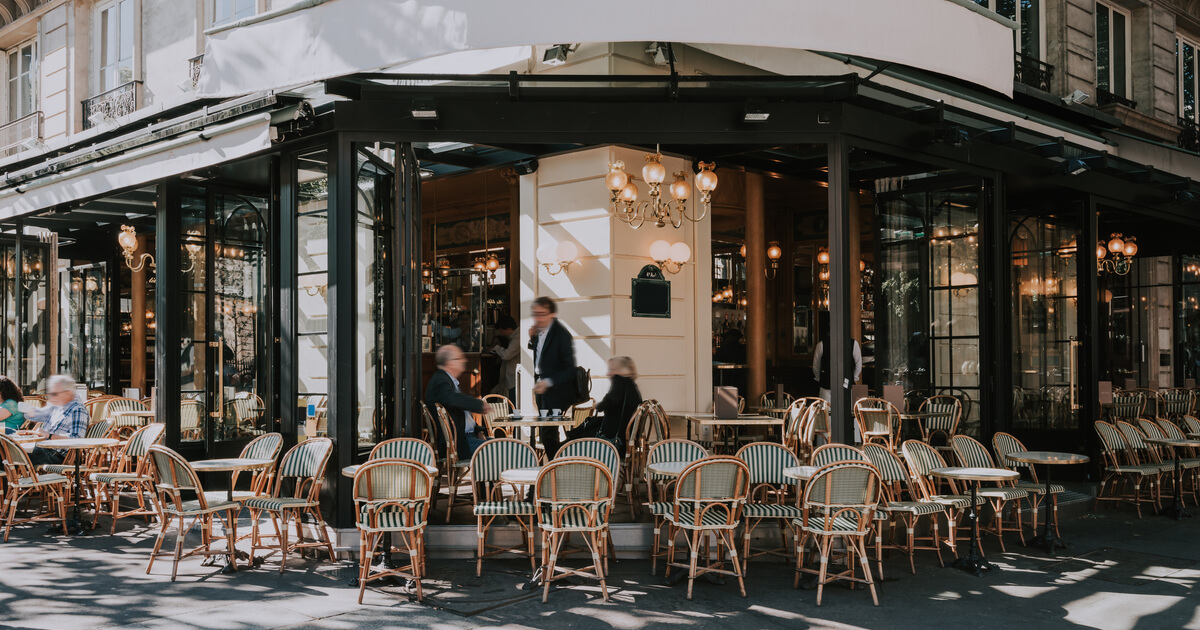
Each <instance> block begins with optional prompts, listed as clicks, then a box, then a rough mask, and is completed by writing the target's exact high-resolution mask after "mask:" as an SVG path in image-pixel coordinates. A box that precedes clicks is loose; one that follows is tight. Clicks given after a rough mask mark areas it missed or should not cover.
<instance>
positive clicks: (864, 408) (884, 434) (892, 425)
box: [854, 398, 900, 451]
mask: <svg viewBox="0 0 1200 630" xmlns="http://www.w3.org/2000/svg"><path fill="white" fill-rule="evenodd" d="M854 421H855V427H856V428H857V429H858V433H859V436H858V437H859V438H860V441H861V443H863V444H870V443H872V442H874V443H878V444H883V445H884V446H885V447H886V448H887V449H888V450H890V451H891V450H895V449H896V438H897V434H898V432H899V430H900V410H899V409H896V405H893V404H892V403H890V402H888V401H886V400H884V399H882V398H860V399H859V400H858V401H857V402H855V403H854Z"/></svg>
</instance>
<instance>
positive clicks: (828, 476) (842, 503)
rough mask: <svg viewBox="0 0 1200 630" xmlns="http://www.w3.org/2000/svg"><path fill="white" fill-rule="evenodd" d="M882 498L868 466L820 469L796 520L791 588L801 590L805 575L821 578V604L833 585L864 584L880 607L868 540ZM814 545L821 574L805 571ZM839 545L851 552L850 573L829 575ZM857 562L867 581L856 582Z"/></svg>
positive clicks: (874, 473) (875, 472)
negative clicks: (808, 548) (838, 582)
mask: <svg viewBox="0 0 1200 630" xmlns="http://www.w3.org/2000/svg"><path fill="white" fill-rule="evenodd" d="M882 499H883V490H882V484H881V483H880V480H879V471H878V470H876V469H875V467H874V466H872V465H871V464H870V463H868V462H840V463H837V464H833V465H831V466H826V467H824V468H821V469H820V470H818V471H817V472H816V473H815V474H814V475H813V477H812V479H810V480H809V482H808V484H807V485H806V486H805V487H804V497H803V499H802V501H801V506H802V507H803V509H804V516H803V517H802V518H799V519H796V520H795V521H792V524H793V525H794V526H795V527H796V528H797V530H798V531H799V532H800V541H799V542H798V543H797V544H796V548H797V549H799V552H798V553H797V554H796V577H795V579H794V582H793V585H792V587H793V588H795V587H797V586H799V585H800V574H801V573H816V574H817V605H818V606H820V605H821V596H822V595H823V594H824V591H825V585H826V584H828V583H829V582H833V581H835V580H845V581H849V582H850V583H851V585H853V584H856V583H857V584H866V585H867V588H869V589H870V590H871V599H872V600H873V601H874V602H875V605H876V606H878V605H879V594H878V593H876V591H875V578H874V577H873V576H872V575H871V567H870V564H869V561H868V559H867V537H868V536H870V535H871V529H872V527H873V526H874V521H875V511H876V509H877V508H878V506H879V502H880V501H881V500H882ZM809 540H812V541H813V542H814V544H815V546H816V547H817V549H818V550H819V553H820V556H821V566H820V570H818V571H814V570H813V569H806V568H804V555H805V554H804V549H805V547H806V546H807V544H808V541H809ZM835 540H841V541H842V543H843V545H844V548H845V550H846V552H847V554H848V555H847V557H846V566H847V570H846V571H844V572H841V573H831V572H829V570H828V566H829V557H830V556H831V555H832V552H831V550H832V547H833V542H834V541H835ZM855 557H857V558H858V564H859V567H860V568H861V569H862V573H863V576H862V577H861V578H860V577H857V576H856V575H855V570H854V559H855Z"/></svg>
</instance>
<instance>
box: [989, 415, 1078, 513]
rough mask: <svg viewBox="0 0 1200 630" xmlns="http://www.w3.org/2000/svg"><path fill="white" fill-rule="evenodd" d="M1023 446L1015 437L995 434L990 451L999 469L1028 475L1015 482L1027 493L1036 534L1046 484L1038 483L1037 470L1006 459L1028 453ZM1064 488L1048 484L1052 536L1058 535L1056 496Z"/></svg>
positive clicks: (1006, 434) (1024, 463)
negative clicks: (1012, 455)
mask: <svg viewBox="0 0 1200 630" xmlns="http://www.w3.org/2000/svg"><path fill="white" fill-rule="evenodd" d="M1028 450H1029V449H1027V448H1025V445H1024V444H1022V443H1021V440H1018V439H1017V438H1016V437H1014V436H1012V435H1010V434H1008V433H1003V432H1000V433H997V434H995V435H993V436H992V451H993V452H995V453H996V463H998V464H999V465H1000V467H1001V468H1005V469H1008V470H1015V471H1017V472H1018V473H1019V472H1021V471H1025V472H1027V473H1029V479H1023V478H1022V479H1019V480H1017V487H1018V488H1020V489H1022V490H1024V491H1025V492H1027V493H1028V497H1026V498H1027V499H1028V500H1029V505H1030V507H1031V508H1032V509H1033V531H1034V533H1037V527H1038V516H1039V513H1038V510H1039V508H1040V507H1041V505H1042V501H1044V500H1045V499H1046V484H1044V483H1040V482H1038V478H1037V470H1035V469H1034V467H1033V466H1032V465H1031V464H1028V463H1026V462H1018V461H1014V460H1011V459H1008V454H1009V453H1019V452H1021V451H1028ZM1063 491H1064V488H1063V487H1062V486H1060V485H1058V484H1056V483H1052V484H1050V524H1051V525H1053V526H1054V534H1055V535H1056V536H1057V535H1059V534H1058V495H1060V494H1062V493H1063Z"/></svg>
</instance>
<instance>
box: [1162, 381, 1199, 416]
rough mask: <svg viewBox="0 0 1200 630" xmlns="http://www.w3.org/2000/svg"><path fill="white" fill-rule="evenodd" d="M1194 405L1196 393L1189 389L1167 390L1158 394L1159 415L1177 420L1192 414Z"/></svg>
mask: <svg viewBox="0 0 1200 630" xmlns="http://www.w3.org/2000/svg"><path fill="white" fill-rule="evenodd" d="M1195 405H1196V392H1193V391H1192V390H1190V389H1182V388H1180V389H1168V390H1167V391H1165V392H1162V393H1160V394H1159V407H1160V415H1162V416H1164V417H1167V418H1179V417H1182V416H1186V415H1189V414H1191V413H1192V408H1193V407H1195Z"/></svg>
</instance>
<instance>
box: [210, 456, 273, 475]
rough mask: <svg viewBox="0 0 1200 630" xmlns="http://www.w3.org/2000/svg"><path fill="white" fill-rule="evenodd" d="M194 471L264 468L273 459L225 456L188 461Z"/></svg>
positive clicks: (271, 462)
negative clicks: (223, 457) (222, 457)
mask: <svg viewBox="0 0 1200 630" xmlns="http://www.w3.org/2000/svg"><path fill="white" fill-rule="evenodd" d="M188 463H189V464H191V466H192V470H194V471H196V472H234V471H237V470H254V469H256V468H266V467H267V466H270V465H271V464H274V463H275V460H273V459H251V458H249V457H227V458H225V459H204V460H200V461H198V462H188Z"/></svg>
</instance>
